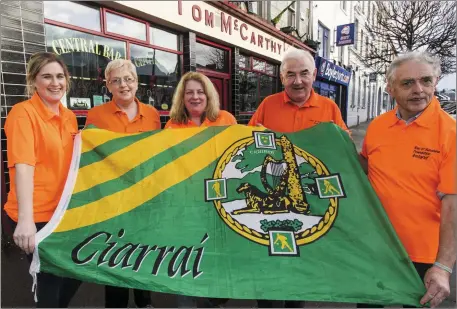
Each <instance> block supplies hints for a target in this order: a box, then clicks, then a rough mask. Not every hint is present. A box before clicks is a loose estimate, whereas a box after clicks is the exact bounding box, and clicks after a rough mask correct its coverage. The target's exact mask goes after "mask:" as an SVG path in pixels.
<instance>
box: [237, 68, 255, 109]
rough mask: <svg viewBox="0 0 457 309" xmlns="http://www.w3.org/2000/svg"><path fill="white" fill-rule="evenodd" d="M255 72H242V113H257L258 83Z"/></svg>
mask: <svg viewBox="0 0 457 309" xmlns="http://www.w3.org/2000/svg"><path fill="white" fill-rule="evenodd" d="M257 80H258V77H257V74H256V73H254V72H247V71H240V94H241V96H240V107H241V108H240V111H242V112H251V111H255V110H256V108H257V105H258V102H259V101H258V97H257V92H258V91H257V84H258V82H257Z"/></svg>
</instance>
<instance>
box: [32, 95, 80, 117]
mask: <svg viewBox="0 0 457 309" xmlns="http://www.w3.org/2000/svg"><path fill="white" fill-rule="evenodd" d="M30 101H31V102H32V105H33V106H34V107H35V109H36V111H37V113H38V115H40V117H41V119H43V120H44V121H48V120H50V119H52V118H53V117H60V119H62V120H65V119H67V118H68V117H69V113H71V112H70V111H69V110H68V109H66V108H65V107H64V106H63V105H62V103H59V115H57V114H55V113H53V112H52V111H51V110H50V109H49V108H47V107H46V105H45V104H44V103H43V101H42V100H41V98H40V96H39V95H38V93H36V92H35V94H34V95H33V96H32V97H31V98H30Z"/></svg>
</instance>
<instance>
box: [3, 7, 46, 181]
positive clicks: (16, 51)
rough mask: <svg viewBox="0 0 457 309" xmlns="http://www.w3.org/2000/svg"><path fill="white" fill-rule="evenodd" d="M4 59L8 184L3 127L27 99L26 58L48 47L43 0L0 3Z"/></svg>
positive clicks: (4, 158) (4, 117)
mask: <svg viewBox="0 0 457 309" xmlns="http://www.w3.org/2000/svg"><path fill="white" fill-rule="evenodd" d="M0 14H1V25H0V34H1V45H0V53H1V62H0V94H1V96H0V111H1V116H0V117H1V149H2V159H3V162H2V164H3V166H2V167H3V168H4V170H5V173H2V175H4V176H5V182H6V186H7V190H8V187H9V177H8V168H7V165H6V159H7V158H6V136H5V132H4V130H3V128H4V125H5V120H6V116H7V115H8V112H9V111H10V110H11V107H12V106H13V105H14V104H16V103H18V102H21V101H24V100H26V99H27V97H26V96H25V72H26V65H25V64H26V61H27V60H28V59H29V58H30V56H31V55H32V54H33V53H36V52H41V51H46V46H45V35H44V24H43V22H44V20H43V2H41V1H8V2H4V1H3V2H1V3H0Z"/></svg>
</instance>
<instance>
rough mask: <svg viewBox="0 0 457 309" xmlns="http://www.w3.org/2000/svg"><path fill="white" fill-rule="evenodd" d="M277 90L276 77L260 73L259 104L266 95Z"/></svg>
mask: <svg viewBox="0 0 457 309" xmlns="http://www.w3.org/2000/svg"><path fill="white" fill-rule="evenodd" d="M275 92H276V79H275V78H273V77H271V76H267V75H260V91H259V95H260V97H259V104H260V102H262V101H263V99H265V98H266V97H268V96H269V95H271V94H273V93H275Z"/></svg>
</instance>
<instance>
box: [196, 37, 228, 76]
mask: <svg viewBox="0 0 457 309" xmlns="http://www.w3.org/2000/svg"><path fill="white" fill-rule="evenodd" d="M195 51H196V52H195V53H196V55H197V57H196V58H197V59H196V60H197V68H203V69H208V70H213V71H219V72H224V73H228V69H229V68H228V51H226V50H224V49H220V48H215V47H211V46H208V45H204V44H201V43H197V45H196V49H195Z"/></svg>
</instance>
